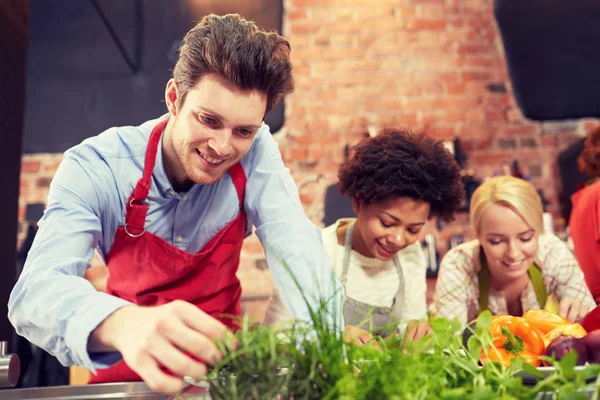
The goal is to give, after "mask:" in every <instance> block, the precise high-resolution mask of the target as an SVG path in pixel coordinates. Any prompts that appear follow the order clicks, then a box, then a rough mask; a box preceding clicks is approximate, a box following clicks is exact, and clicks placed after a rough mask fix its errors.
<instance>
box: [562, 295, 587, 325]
mask: <svg viewBox="0 0 600 400" xmlns="http://www.w3.org/2000/svg"><path fill="white" fill-rule="evenodd" d="M589 311H590V307H588V306H587V305H585V304H583V303H582V302H580V301H579V300H575V299H562V300H561V302H560V304H559V307H558V315H560V316H561V317H563V318H566V319H568V320H569V321H571V322H573V323H576V322H581V320H582V319H583V317H585V316H586V315H587V313H588V312H589Z"/></svg>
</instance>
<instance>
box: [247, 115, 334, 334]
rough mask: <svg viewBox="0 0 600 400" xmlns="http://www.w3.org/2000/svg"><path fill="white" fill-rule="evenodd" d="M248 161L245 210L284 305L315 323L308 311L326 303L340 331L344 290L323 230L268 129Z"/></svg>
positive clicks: (254, 145) (261, 134)
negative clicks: (309, 211) (310, 215)
mask: <svg viewBox="0 0 600 400" xmlns="http://www.w3.org/2000/svg"><path fill="white" fill-rule="evenodd" d="M249 156H250V157H249V165H248V167H247V171H249V172H247V174H248V182H247V186H246V187H247V190H246V198H245V207H246V211H247V212H248V215H249V217H250V220H251V221H252V223H253V224H254V225H255V226H256V234H257V236H258V238H259V239H260V241H261V243H262V244H263V247H264V249H265V255H266V259H267V264H268V265H269V269H270V271H271V275H272V276H273V280H274V282H275V285H276V287H277V289H278V290H279V293H280V295H281V298H282V301H283V304H284V305H285V307H286V308H287V309H288V310H289V311H290V312H291V314H292V315H293V316H294V317H295V318H297V319H300V320H304V321H310V320H311V316H310V312H309V307H308V305H310V306H311V307H312V308H313V309H318V308H319V306H320V302H321V300H324V301H325V302H326V303H327V308H326V311H327V313H328V319H329V323H332V322H335V323H336V325H337V326H338V327H340V328H341V327H342V326H343V318H342V313H341V304H342V298H343V293H342V290H343V289H342V287H341V285H340V283H339V281H338V279H337V277H336V276H335V271H334V269H333V267H332V265H331V262H330V261H329V259H328V258H327V255H326V254H325V250H324V248H323V242H322V237H321V230H320V229H319V227H317V226H316V225H315V224H314V223H313V222H312V221H310V219H309V218H308V217H307V216H306V214H305V212H304V209H303V207H302V203H301V202H300V197H299V194H298V189H297V187H296V184H295V182H294V180H293V179H292V177H291V175H290V171H289V169H287V168H286V167H285V166H284V164H283V160H282V158H281V154H280V152H279V148H278V145H277V143H276V142H275V140H274V139H273V138H272V137H271V135H270V134H269V132H268V128H267V129H264V127H263V128H262V129H261V132H259V133H258V134H257V137H256V139H255V142H254V144H253V148H252V152H251V154H249ZM296 282H297V283H296ZM298 287H300V288H301V291H299V290H298ZM305 298H306V300H305Z"/></svg>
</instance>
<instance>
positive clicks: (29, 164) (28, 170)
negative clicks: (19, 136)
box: [21, 161, 42, 174]
mask: <svg viewBox="0 0 600 400" xmlns="http://www.w3.org/2000/svg"><path fill="white" fill-rule="evenodd" d="M41 165H42V163H41V162H39V161H23V162H21V173H24V174H36V173H38V172H40V167H41Z"/></svg>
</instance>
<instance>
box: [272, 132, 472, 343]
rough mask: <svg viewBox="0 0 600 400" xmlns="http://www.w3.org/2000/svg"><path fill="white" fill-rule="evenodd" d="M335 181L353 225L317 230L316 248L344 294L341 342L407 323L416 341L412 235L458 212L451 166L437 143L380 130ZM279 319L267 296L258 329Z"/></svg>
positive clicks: (422, 302) (421, 278) (418, 313)
mask: <svg viewBox="0 0 600 400" xmlns="http://www.w3.org/2000/svg"><path fill="white" fill-rule="evenodd" d="M338 177H339V183H338V187H339V189H340V191H341V192H342V193H343V194H345V195H347V196H349V197H351V198H352V207H353V210H354V212H355V213H356V218H347V219H340V220H338V221H337V222H336V223H334V224H333V225H330V226H328V227H326V228H324V229H323V242H324V245H325V250H326V252H327V254H328V256H329V258H330V260H331V261H332V264H333V266H334V269H335V272H336V275H337V276H338V277H339V279H340V281H341V282H342V285H343V287H344V290H345V299H344V306H343V315H344V322H345V324H346V333H347V338H349V339H350V340H353V341H355V342H358V343H359V344H360V343H362V342H364V341H365V340H368V339H369V337H370V335H369V334H368V333H367V332H366V331H367V330H370V331H372V330H374V329H376V330H377V328H382V327H384V326H386V327H390V326H392V327H393V328H396V326H397V325H400V327H401V329H402V330H404V328H405V327H406V326H405V325H406V324H407V322H408V321H411V322H410V323H409V324H408V328H407V329H406V337H408V338H410V339H416V338H419V337H422V336H424V335H425V334H427V333H428V332H429V325H428V324H427V322H426V321H424V320H425V319H426V316H427V305H426V277H425V273H426V261H425V255H424V253H423V250H422V248H421V244H420V242H419V234H420V232H421V230H422V228H423V226H424V225H425V223H426V222H427V220H428V219H429V218H430V217H433V216H436V217H438V218H439V219H441V220H450V219H451V218H452V216H453V214H454V212H455V210H457V209H458V208H459V207H460V206H461V205H462V203H463V201H464V190H463V187H462V184H461V181H460V171H459V167H458V165H457V163H456V162H455V160H454V158H453V156H452V155H451V154H450V152H449V151H448V150H447V149H446V148H445V147H444V145H443V143H442V142H441V141H437V140H435V139H433V138H431V137H428V136H426V135H423V134H412V133H409V132H405V131H401V130H385V131H383V132H382V133H381V134H380V135H377V136H375V137H372V138H367V139H364V140H363V141H361V142H360V143H359V144H358V145H357V146H356V147H355V148H354V154H353V156H352V157H351V158H350V159H349V160H348V161H346V162H345V163H344V164H343V165H342V166H341V167H340V170H339V173H338ZM287 319H289V314H288V313H287V311H286V310H285V309H284V307H283V306H282V304H281V302H280V300H279V298H278V296H277V294H276V293H275V295H274V296H273V298H272V300H271V302H270V304H269V308H268V310H267V314H266V318H265V321H264V323H266V324H273V323H278V322H281V321H285V320H287ZM419 321H420V322H419ZM384 331H385V330H382V331H380V332H384Z"/></svg>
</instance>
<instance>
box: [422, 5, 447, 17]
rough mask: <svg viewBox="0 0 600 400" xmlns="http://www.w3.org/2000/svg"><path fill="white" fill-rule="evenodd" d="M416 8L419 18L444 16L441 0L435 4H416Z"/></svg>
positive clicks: (444, 10) (444, 9)
mask: <svg viewBox="0 0 600 400" xmlns="http://www.w3.org/2000/svg"><path fill="white" fill-rule="evenodd" d="M416 10H417V13H416V14H417V16H418V17H420V18H444V17H445V13H446V8H445V7H444V2H443V1H442V2H439V3H437V4H417V6H416Z"/></svg>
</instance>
